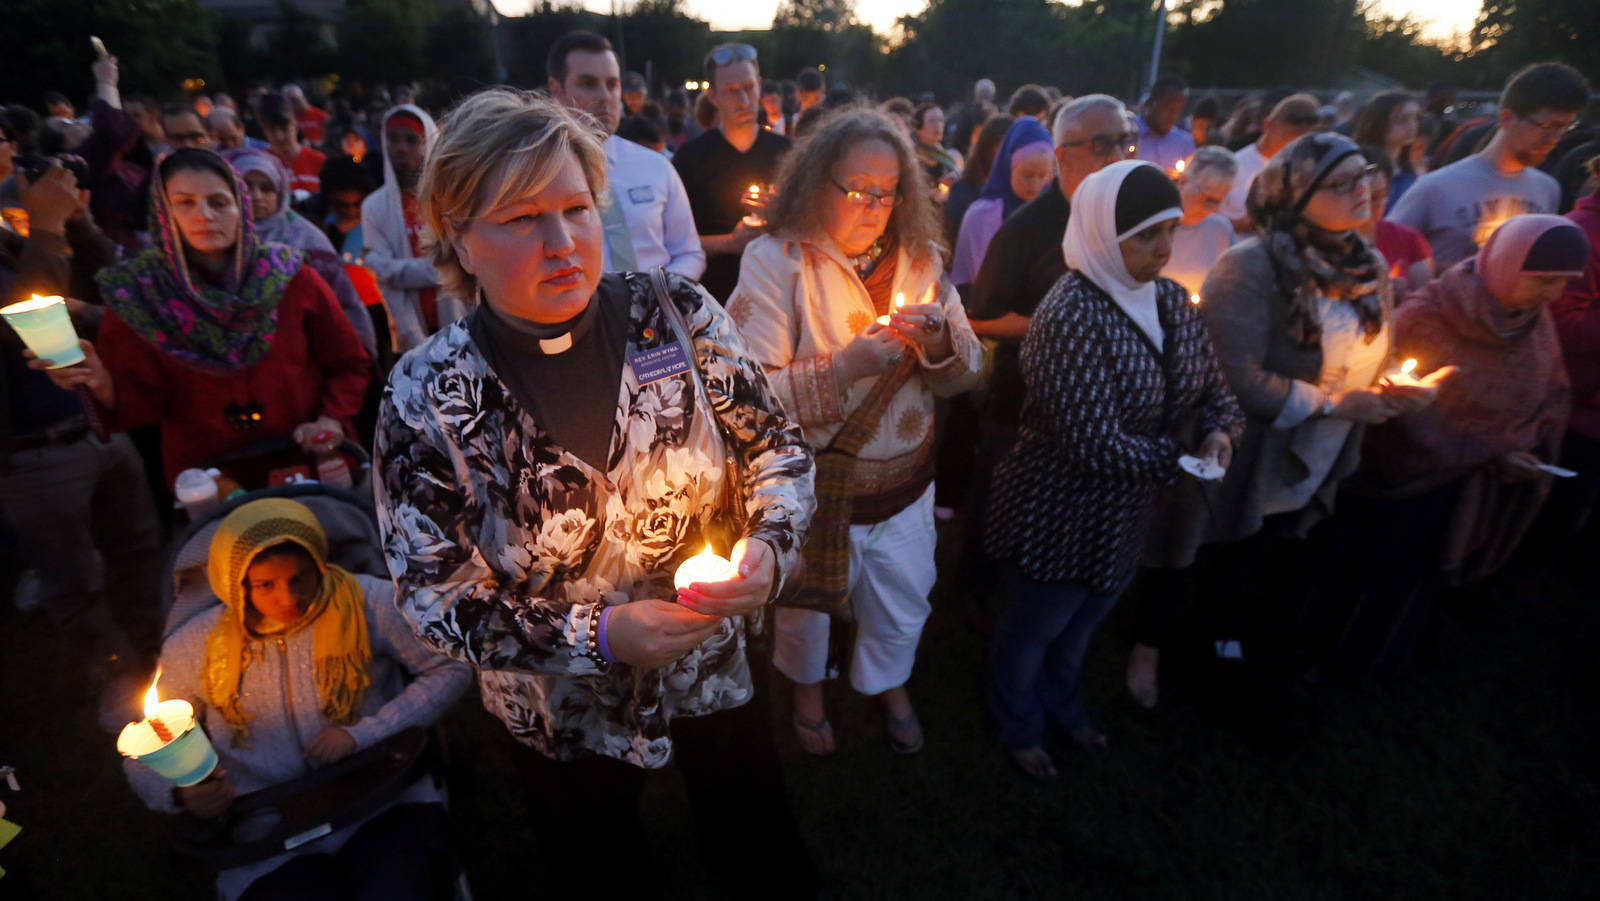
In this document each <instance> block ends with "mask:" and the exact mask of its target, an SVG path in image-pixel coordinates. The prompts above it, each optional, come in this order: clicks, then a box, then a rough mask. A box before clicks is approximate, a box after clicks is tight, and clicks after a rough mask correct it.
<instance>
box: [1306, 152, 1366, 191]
mask: <svg viewBox="0 0 1600 901" xmlns="http://www.w3.org/2000/svg"><path fill="white" fill-rule="evenodd" d="M1353 152H1354V151H1352V153H1353ZM1377 174H1378V167H1377V166H1368V167H1366V168H1365V169H1362V170H1361V171H1360V172H1357V173H1356V174H1354V175H1347V176H1345V177H1344V178H1341V179H1339V180H1338V181H1327V182H1323V183H1322V186H1321V187H1319V188H1317V190H1318V191H1332V192H1333V193H1335V194H1354V193H1355V192H1356V191H1358V190H1360V188H1361V186H1362V185H1370V184H1371V183H1372V179H1373V178H1374V177H1376V176H1377Z"/></svg>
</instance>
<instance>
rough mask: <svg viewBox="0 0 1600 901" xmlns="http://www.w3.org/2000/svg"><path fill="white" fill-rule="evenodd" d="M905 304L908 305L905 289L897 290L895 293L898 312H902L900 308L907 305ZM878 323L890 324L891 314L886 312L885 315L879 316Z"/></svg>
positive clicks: (895, 305) (895, 308) (895, 309)
mask: <svg viewBox="0 0 1600 901" xmlns="http://www.w3.org/2000/svg"><path fill="white" fill-rule="evenodd" d="M905 305H906V295H905V292H904V291H896V292H895V294H894V311H895V312H896V313H898V312H900V308H901V307H903V306H905ZM878 324H879V325H888V324H889V314H887V313H885V314H884V315H882V316H879V317H878Z"/></svg>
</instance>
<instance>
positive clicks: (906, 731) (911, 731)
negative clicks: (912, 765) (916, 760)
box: [888, 710, 922, 754]
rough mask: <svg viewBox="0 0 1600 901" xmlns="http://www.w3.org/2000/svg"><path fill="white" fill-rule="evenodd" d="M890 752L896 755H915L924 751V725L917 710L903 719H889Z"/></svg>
mask: <svg viewBox="0 0 1600 901" xmlns="http://www.w3.org/2000/svg"><path fill="white" fill-rule="evenodd" d="M888 720H889V750H891V751H893V752H895V753H896V754H915V753H917V752H918V751H920V750H922V724H921V723H919V722H917V712H916V711H915V710H913V711H911V712H910V713H908V714H906V715H905V716H902V717H888Z"/></svg>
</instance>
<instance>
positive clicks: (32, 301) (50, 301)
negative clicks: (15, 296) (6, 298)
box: [5, 294, 63, 313]
mask: <svg viewBox="0 0 1600 901" xmlns="http://www.w3.org/2000/svg"><path fill="white" fill-rule="evenodd" d="M62 302H63V301H62V300H61V297H60V295H56V294H52V295H50V296H49V297H40V296H39V295H37V294H35V295H33V296H32V297H30V298H28V299H27V300H22V301H18V302H16V303H14V304H12V305H10V306H8V307H6V309H5V311H6V312H7V313H32V312H33V311H34V310H42V309H44V308H45V307H48V306H52V305H54V304H58V303H62Z"/></svg>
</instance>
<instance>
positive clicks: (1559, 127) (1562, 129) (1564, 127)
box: [1517, 113, 1578, 137]
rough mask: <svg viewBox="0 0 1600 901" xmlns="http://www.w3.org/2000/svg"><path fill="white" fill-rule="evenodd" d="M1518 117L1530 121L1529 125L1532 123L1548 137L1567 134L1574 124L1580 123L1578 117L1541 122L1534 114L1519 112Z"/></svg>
mask: <svg viewBox="0 0 1600 901" xmlns="http://www.w3.org/2000/svg"><path fill="white" fill-rule="evenodd" d="M1517 118H1518V119H1521V120H1522V121H1524V122H1526V123H1528V124H1529V125H1532V126H1533V127H1534V128H1536V129H1538V130H1539V133H1540V134H1541V135H1544V136H1546V137H1555V136H1558V135H1563V134H1566V133H1567V132H1569V131H1571V130H1572V126H1574V125H1577V124H1578V120H1577V118H1576V117H1574V118H1572V119H1570V120H1567V121H1562V120H1560V119H1557V120H1555V121H1554V122H1540V121H1539V120H1538V119H1535V118H1533V117H1532V116H1524V115H1523V114H1521V113H1517Z"/></svg>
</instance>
